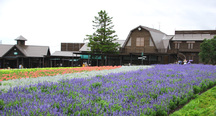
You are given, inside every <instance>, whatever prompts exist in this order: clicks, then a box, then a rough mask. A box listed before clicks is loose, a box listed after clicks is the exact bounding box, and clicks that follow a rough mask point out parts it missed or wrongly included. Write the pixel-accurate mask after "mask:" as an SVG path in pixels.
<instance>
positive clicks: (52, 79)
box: [0, 66, 153, 91]
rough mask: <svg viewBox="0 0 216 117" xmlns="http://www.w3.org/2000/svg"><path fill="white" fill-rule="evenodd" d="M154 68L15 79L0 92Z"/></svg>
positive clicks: (2, 87) (128, 67) (132, 67)
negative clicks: (19, 87) (31, 85)
mask: <svg viewBox="0 0 216 117" xmlns="http://www.w3.org/2000/svg"><path fill="white" fill-rule="evenodd" d="M151 67H153V66H122V67H120V68H117V69H110V70H101V71H88V72H87V71H86V72H85V71H84V72H80V73H71V74H63V75H61V74H60V75H56V76H44V77H37V78H23V79H14V80H8V81H2V82H1V86H0V91H1V90H2V91H8V90H9V89H10V88H14V87H16V86H27V85H30V84H37V83H39V82H46V81H48V82H58V81H59V80H62V79H73V78H91V77H94V76H96V75H107V74H109V73H119V72H127V71H135V70H139V69H147V68H151Z"/></svg>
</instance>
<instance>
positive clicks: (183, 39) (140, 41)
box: [77, 26, 216, 65]
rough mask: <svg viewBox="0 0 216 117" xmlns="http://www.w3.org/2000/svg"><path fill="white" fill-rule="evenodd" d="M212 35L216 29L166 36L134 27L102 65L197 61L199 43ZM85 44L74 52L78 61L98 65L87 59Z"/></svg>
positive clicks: (158, 32)
mask: <svg viewBox="0 0 216 117" xmlns="http://www.w3.org/2000/svg"><path fill="white" fill-rule="evenodd" d="M215 35H216V30H182V31H175V35H167V34H165V33H163V32H161V31H160V30H156V29H152V28H149V27H145V26H138V27H136V28H134V29H132V30H131V31H130V32H129V34H128V37H127V38H126V40H117V41H116V42H118V43H119V44H121V46H120V48H119V50H120V54H119V55H107V59H106V61H105V63H104V64H105V65H113V64H114V65H128V64H129V63H130V64H132V65H141V64H144V65H149V64H169V63H175V62H176V61H179V60H181V61H183V60H184V59H186V60H193V63H200V60H199V56H198V54H199V52H200V44H201V43H202V42H203V40H204V39H205V38H206V39H211V38H213V37H214V36H215ZM87 44H88V43H85V44H84V45H83V46H82V47H81V48H80V50H79V53H77V54H80V55H81V58H80V59H81V62H87V63H88V64H92V65H98V64H100V62H101V61H100V59H96V60H90V59H89V58H90V57H89V56H88V55H90V54H88V51H90V49H91V48H89V47H87ZM84 56H85V57H84ZM142 56H143V57H142ZM142 58H144V59H142Z"/></svg>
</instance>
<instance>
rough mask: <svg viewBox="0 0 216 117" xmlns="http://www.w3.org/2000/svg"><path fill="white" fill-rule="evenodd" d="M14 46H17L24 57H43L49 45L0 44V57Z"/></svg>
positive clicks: (47, 51)
mask: <svg viewBox="0 0 216 117" xmlns="http://www.w3.org/2000/svg"><path fill="white" fill-rule="evenodd" d="M14 46H15V47H16V48H18V49H19V50H20V51H21V52H22V53H23V54H24V55H25V56H26V57H43V56H44V55H47V54H48V53H49V46H33V45H25V46H19V45H5V44H0V50H1V51H0V57H3V56H4V55H5V54H6V53H7V52H8V51H9V50H10V49H11V48H12V47H14Z"/></svg>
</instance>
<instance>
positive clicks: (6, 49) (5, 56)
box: [0, 36, 50, 68]
mask: <svg viewBox="0 0 216 117" xmlns="http://www.w3.org/2000/svg"><path fill="white" fill-rule="evenodd" d="M15 40H16V41H17V44H16V45H6V44H0V68H7V67H10V68H18V66H19V64H22V65H23V66H24V67H25V68H32V67H48V66H49V56H50V50H49V46H34V45H25V41H27V39H25V38H24V37H23V36H19V37H18V38H16V39H15Z"/></svg>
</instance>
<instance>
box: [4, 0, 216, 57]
mask: <svg viewBox="0 0 216 117" xmlns="http://www.w3.org/2000/svg"><path fill="white" fill-rule="evenodd" d="M100 10H106V11H107V12H108V15H109V16H110V17H113V20H112V21H113V24H114V25H115V26H114V30H115V31H116V34H117V35H118V38H119V39H120V40H125V39H126V37H127V36H128V34H129V32H130V30H131V29H133V28H135V27H137V26H139V25H143V26H147V27H150V28H155V29H160V30H161V31H162V32H164V33H166V34H168V35H173V34H174V32H175V30H215V29H216V0H0V40H2V44H16V42H15V41H14V39H15V38H17V37H18V36H19V35H22V36H24V37H25V38H26V39H27V40H28V41H27V42H26V44H27V45H46V46H49V47H50V50H51V53H53V52H54V51H60V45H61V42H83V39H84V38H86V35H87V34H92V33H93V32H94V30H93V29H92V28H93V27H92V25H93V23H92V20H94V16H97V15H98V12H99V11H100ZM0 51H1V50H0Z"/></svg>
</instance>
